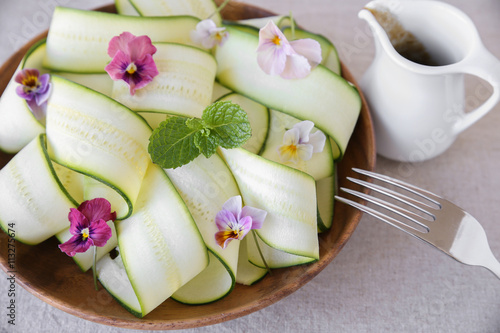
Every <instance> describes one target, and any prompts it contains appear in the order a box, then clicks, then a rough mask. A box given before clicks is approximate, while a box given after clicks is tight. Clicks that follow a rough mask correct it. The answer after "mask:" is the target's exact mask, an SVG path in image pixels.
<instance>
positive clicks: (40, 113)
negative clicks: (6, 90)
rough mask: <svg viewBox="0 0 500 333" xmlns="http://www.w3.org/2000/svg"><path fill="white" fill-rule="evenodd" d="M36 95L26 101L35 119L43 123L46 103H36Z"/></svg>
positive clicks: (45, 115) (45, 114)
mask: <svg viewBox="0 0 500 333" xmlns="http://www.w3.org/2000/svg"><path fill="white" fill-rule="evenodd" d="M37 97H38V95H35V98H33V99H32V100H29V101H26V102H27V103H28V107H29V108H30V110H31V113H33V116H34V117H35V118H36V120H38V121H39V122H40V123H42V124H43V125H45V119H46V117H47V104H42V105H38V102H37Z"/></svg>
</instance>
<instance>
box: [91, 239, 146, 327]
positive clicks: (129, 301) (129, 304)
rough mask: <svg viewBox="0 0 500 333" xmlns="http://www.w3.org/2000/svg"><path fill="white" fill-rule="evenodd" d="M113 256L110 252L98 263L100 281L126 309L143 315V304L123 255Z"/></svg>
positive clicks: (136, 314) (97, 269)
mask: <svg viewBox="0 0 500 333" xmlns="http://www.w3.org/2000/svg"><path fill="white" fill-rule="evenodd" d="M116 252H118V254H117V256H116V257H114V258H112V256H111V255H110V253H107V254H106V255H104V256H103V257H102V258H101V259H100V260H99V261H98V262H97V264H96V273H97V277H98V278H99V282H101V284H102V285H103V287H104V288H105V289H106V290H107V291H108V292H109V293H110V294H111V296H113V298H114V299H116V300H117V301H118V303H120V304H121V305H122V306H123V307H124V308H125V309H127V310H128V311H129V312H130V313H132V314H133V315H134V316H136V317H139V318H140V317H142V310H141V304H140V303H139V300H138V299H137V296H136V295H135V291H134V288H133V287H132V284H131V283H130V280H129V278H128V276H127V271H126V270H125V266H123V261H122V257H121V255H120V254H119V250H118V248H117V249H116Z"/></svg>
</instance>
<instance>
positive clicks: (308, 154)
mask: <svg viewBox="0 0 500 333" xmlns="http://www.w3.org/2000/svg"><path fill="white" fill-rule="evenodd" d="M312 154H313V146H312V145H310V144H301V145H298V146H297V157H298V158H299V159H301V160H302V161H309V160H310V159H311V158H312Z"/></svg>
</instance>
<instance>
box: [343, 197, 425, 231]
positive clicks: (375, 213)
mask: <svg viewBox="0 0 500 333" xmlns="http://www.w3.org/2000/svg"><path fill="white" fill-rule="evenodd" d="M335 199H337V200H338V201H340V202H343V203H345V204H348V205H350V206H352V207H354V208H357V209H359V210H360V211H362V212H364V213H367V214H369V215H371V216H373V217H375V218H377V219H379V220H381V221H382V222H385V223H387V224H389V225H391V226H393V227H395V228H397V229H399V230H401V231H404V232H406V233H407V234H409V235H411V236H413V237H416V238H418V239H420V240H423V241H425V240H424V239H423V238H422V237H420V236H419V235H418V234H419V233H421V231H420V230H417V229H415V228H413V227H411V226H409V225H406V224H404V223H401V222H400V221H398V220H396V219H395V218H393V217H391V216H388V215H386V214H384V213H381V212H379V211H378V210H376V209H373V208H371V207H368V206H365V205H363V204H360V203H358V202H355V201H352V200H349V199H346V198H343V197H340V196H338V195H336V196H335Z"/></svg>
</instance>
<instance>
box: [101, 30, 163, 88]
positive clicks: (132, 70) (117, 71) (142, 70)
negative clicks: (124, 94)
mask: <svg viewBox="0 0 500 333" xmlns="http://www.w3.org/2000/svg"><path fill="white" fill-rule="evenodd" d="M155 53H156V47H154V45H153V44H152V43H151V39H150V38H149V37H148V36H139V37H136V36H134V35H133V34H131V33H130V32H123V33H122V34H120V35H119V36H115V37H113V38H112V39H111V41H110V42H109V46H108V55H109V56H110V57H111V58H113V60H111V62H110V63H109V64H108V65H107V66H106V67H105V70H106V72H108V74H109V76H110V77H111V78H112V79H113V80H115V81H119V80H123V81H125V82H126V83H127V84H128V85H129V87H130V94H131V95H134V94H135V91H136V90H137V89H141V88H144V87H145V86H146V85H148V84H149V83H150V82H151V81H152V80H153V78H154V77H155V76H157V75H158V69H157V68H156V64H155V62H154V60H153V54H155Z"/></svg>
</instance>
